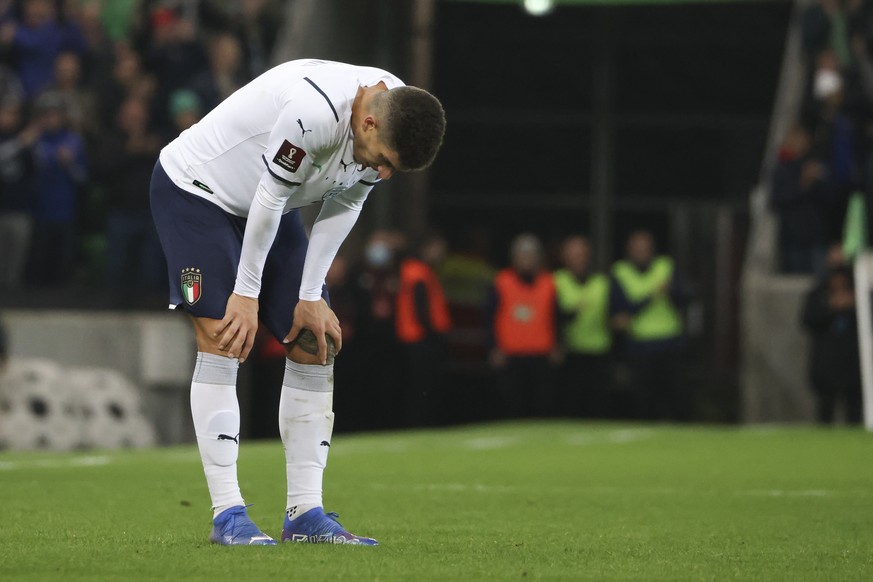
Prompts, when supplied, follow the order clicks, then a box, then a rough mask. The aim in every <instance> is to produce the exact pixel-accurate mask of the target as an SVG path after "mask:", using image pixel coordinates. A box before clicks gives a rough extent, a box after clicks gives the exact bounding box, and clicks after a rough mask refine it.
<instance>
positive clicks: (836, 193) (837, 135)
mask: <svg viewBox="0 0 873 582" xmlns="http://www.w3.org/2000/svg"><path fill="white" fill-rule="evenodd" d="M838 67H839V64H838V61H837V58H836V55H835V54H834V53H833V52H832V51H825V52H824V53H822V54H821V55H819V57H818V59H817V69H816V71H815V74H814V80H813V98H814V101H813V114H814V116H815V117H814V127H815V131H814V135H813V143H812V157H814V158H815V159H816V160H820V161H821V162H822V163H823V164H824V166H825V171H824V172H821V176H820V177H819V178H817V179H823V180H825V181H826V182H827V188H826V189H825V190H824V192H826V193H827V199H826V205H825V209H826V212H825V227H826V233H825V234H826V236H827V239H828V240H829V241H832V240H838V239H839V238H840V237H841V235H842V228H843V218H844V217H845V214H846V206H847V204H848V200H849V194H850V192H851V190H852V188H853V187H854V184H855V183H856V180H857V170H856V163H857V159H856V156H857V146H856V142H855V139H856V136H855V131H854V128H853V125H854V122H853V121H852V120H851V119H850V118H849V117H848V116H847V115H846V112H845V111H844V108H843V101H844V96H845V83H844V78H843V74H842V73H841V72H840V70H839V68H838Z"/></svg>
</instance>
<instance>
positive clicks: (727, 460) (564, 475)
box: [0, 421, 873, 581]
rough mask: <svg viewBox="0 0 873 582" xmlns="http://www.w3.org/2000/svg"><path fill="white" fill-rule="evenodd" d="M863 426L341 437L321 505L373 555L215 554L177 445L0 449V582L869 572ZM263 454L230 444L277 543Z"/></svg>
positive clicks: (196, 483)
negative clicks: (367, 541)
mask: <svg viewBox="0 0 873 582" xmlns="http://www.w3.org/2000/svg"><path fill="white" fill-rule="evenodd" d="M871 451H873V435H870V434H868V433H865V432H863V431H861V430H858V429H831V430H828V429H814V428H766V429H765V428H761V429H755V428H748V429H741V428H725V427H715V428H704V427H673V426H661V425H625V424H587V423H573V422H563V421H562V422H531V423H512V424H493V425H482V426H474V427H465V428H458V429H446V430H435V431H421V432H406V433H390V434H377V435H359V436H351V435H350V436H338V437H337V438H336V439H335V442H334V443H333V446H332V449H331V459H330V463H329V466H328V470H327V475H326V480H325V498H326V502H327V508H328V510H334V511H338V512H339V513H340V514H341V516H342V521H343V523H344V524H345V525H346V526H347V527H348V528H349V529H350V530H351V531H353V532H356V533H360V534H364V535H372V536H374V537H376V538H377V539H379V540H380V542H381V543H382V545H381V546H379V547H377V548H360V547H343V546H310V545H284V546H278V547H259V548H257V547H252V548H248V547H244V548H224V547H215V546H211V545H210V544H209V542H208V540H207V536H208V533H209V528H210V518H211V513H210V510H209V507H208V505H209V502H208V498H207V492H206V485H205V482H204V480H203V477H202V473H201V468H200V465H199V459H198V456H197V453H196V450H195V448H194V447H192V446H185V447H174V448H170V449H163V450H154V451H142V452H110V453H100V452H97V453H82V454H76V455H57V454H34V453H5V454H0V506H2V508H3V511H2V527H0V580H18V579H46V580H48V579H51V580H93V579H115V580H122V579H124V580H135V579H162V580H183V579H184V580H209V581H215V580H236V581H243V580H285V579H288V580H331V579H343V580H480V579H481V580H522V579H568V580H569V579H573V580H791V581H797V580H839V581H847V580H871V579H873V454H871ZM283 472H284V457H283V454H282V448H281V445H280V444H279V443H274V442H265V443H251V442H244V443H243V446H242V454H241V459H240V482H241V485H242V488H243V493H244V494H245V496H246V499H247V501H248V502H249V503H254V504H255V505H254V506H253V507H252V508H251V509H250V512H251V515H252V517H253V518H254V519H255V521H256V522H257V523H258V524H259V525H261V527H262V528H264V529H265V530H266V531H267V533H269V534H271V535H273V536H276V537H278V535H279V528H280V527H281V518H282V511H283V509H284V476H283Z"/></svg>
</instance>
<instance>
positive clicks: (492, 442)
mask: <svg viewBox="0 0 873 582" xmlns="http://www.w3.org/2000/svg"><path fill="white" fill-rule="evenodd" d="M518 441H519V439H518V437H514V436H493V437H478V438H473V439H468V440H466V441H464V448H467V449H473V450H474V451H491V450H494V449H505V448H506V447H508V446H510V445H514V444H515V443H517V442H518Z"/></svg>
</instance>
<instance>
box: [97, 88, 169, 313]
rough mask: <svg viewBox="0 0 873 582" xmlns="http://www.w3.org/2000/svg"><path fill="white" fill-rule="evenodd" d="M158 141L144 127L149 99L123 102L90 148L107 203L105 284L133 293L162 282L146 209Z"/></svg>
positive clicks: (159, 258) (160, 262) (158, 253)
mask: <svg viewBox="0 0 873 582" xmlns="http://www.w3.org/2000/svg"><path fill="white" fill-rule="evenodd" d="M160 146H161V142H160V139H159V138H158V136H157V135H156V134H155V133H153V132H152V131H151V129H150V127H149V109H148V104H147V103H145V102H144V101H143V100H142V99H139V98H137V97H129V98H128V99H126V100H125V101H124V103H122V105H121V108H120V110H119V112H118V117H117V119H116V124H115V127H114V128H113V129H112V130H111V131H110V132H107V134H106V135H105V136H104V137H103V139H102V140H101V142H100V145H99V146H98V147H97V148H96V151H95V152H94V156H93V157H94V159H93V176H94V179H95V181H96V182H98V183H99V184H100V185H101V186H102V187H103V189H104V191H105V197H106V200H107V205H108V209H109V212H108V216H107V228H106V230H107V234H106V239H107V241H106V242H107V245H106V253H107V256H106V275H107V277H106V280H107V284H108V286H109V287H110V288H112V289H114V290H116V291H119V292H120V291H124V294H125V295H127V296H129V295H137V294H144V293H146V292H149V291H156V290H158V289H160V288H161V286H162V284H163V277H164V268H163V260H162V253H161V248H160V244H159V242H158V238H157V234H156V233H155V229H154V226H153V224H152V218H151V213H150V212H149V198H148V190H147V189H146V188H143V184H147V183H148V181H149V180H150V179H151V175H152V170H153V168H154V165H155V160H156V159H157V157H158V151H159V150H160Z"/></svg>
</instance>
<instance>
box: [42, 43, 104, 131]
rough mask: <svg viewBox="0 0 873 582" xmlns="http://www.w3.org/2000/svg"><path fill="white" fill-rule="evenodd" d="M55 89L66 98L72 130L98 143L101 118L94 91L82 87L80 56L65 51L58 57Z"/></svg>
mask: <svg viewBox="0 0 873 582" xmlns="http://www.w3.org/2000/svg"><path fill="white" fill-rule="evenodd" d="M53 88H54V90H55V91H57V92H58V93H59V94H60V95H62V96H63V97H64V101H65V103H66V104H67V115H68V117H69V119H70V126H71V127H72V129H74V130H75V131H77V132H79V133H81V134H82V135H83V136H84V137H86V138H88V141H89V142H94V141H96V140H97V138H98V136H99V134H100V116H99V115H98V113H97V102H96V99H95V96H94V93H93V91H91V90H90V89H88V88H86V87H84V86H83V85H82V62H81V57H79V55H78V54H76V53H73V52H68V51H65V52H62V53H61V54H59V55H58V58H57V60H56V61H55V84H54V87H53Z"/></svg>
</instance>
